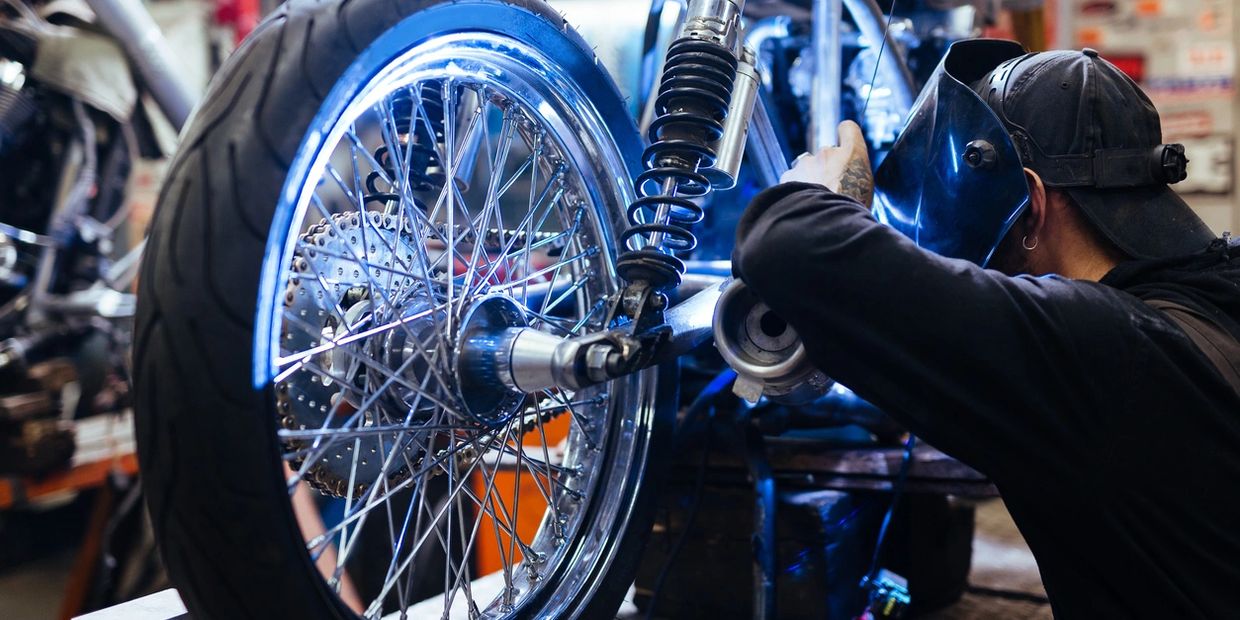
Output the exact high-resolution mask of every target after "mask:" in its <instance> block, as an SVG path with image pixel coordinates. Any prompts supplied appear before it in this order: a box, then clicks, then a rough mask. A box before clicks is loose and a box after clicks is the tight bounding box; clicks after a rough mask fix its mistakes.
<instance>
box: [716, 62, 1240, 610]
mask: <svg viewBox="0 0 1240 620" xmlns="http://www.w3.org/2000/svg"><path fill="white" fill-rule="evenodd" d="M840 135H841V142H840V143H841V146H839V147H836V148H828V149H825V150H823V151H821V152H819V153H817V154H814V155H812V156H809V155H807V156H802V158H801V159H799V160H798V161H797V162H796V164H795V165H794V167H793V168H792V169H791V170H789V171H788V173H787V174H785V175H784V177H783V179H782V180H783V181H784V182H783V183H781V184H780V185H777V186H775V187H773V188H770V189H768V190H766V191H764V192H763V193H761V194H759V195H758V196H757V197H756V198H755V199H754V201H753V202H752V204H751V205H750V206H749V208H748V210H747V211H746V212H745V214H744V216H743V217H742V220H741V223H740V225H739V228H738V231H737V246H736V251H735V255H734V257H733V259H734V262H733V264H734V266H735V269H736V271H737V274H738V275H739V276H740V277H742V278H743V279H744V281H745V282H746V283H747V284H748V285H749V286H750V287H751V288H752V289H753V290H754V291H755V292H756V293H757V294H758V296H759V297H761V298H762V299H763V300H764V301H766V302H767V304H769V305H770V306H771V308H772V309H773V310H774V311H775V312H777V313H779V314H780V315H782V316H783V317H784V318H785V319H786V320H787V321H788V323H789V324H790V325H792V326H793V327H794V328H795V329H796V330H797V332H799V334H800V336H801V338H802V339H803V341H804V344H805V347H806V349H807V350H808V352H809V354H810V357H811V358H812V359H813V361H814V362H816V363H817V364H818V365H819V367H820V368H821V369H822V370H823V371H824V372H826V373H827V374H828V375H830V376H832V377H834V378H835V379H837V380H838V381H839V382H840V383H842V384H844V385H846V386H848V387H850V388H851V389H852V390H854V391H855V392H856V393H857V394H858V395H860V396H861V397H863V398H865V399H867V400H869V401H871V402H873V403H874V404H875V405H877V406H879V407H881V408H882V409H884V410H885V411H887V412H888V413H889V414H890V415H891V416H892V417H893V418H895V419H897V420H898V421H900V422H901V423H903V424H905V425H906V426H907V427H908V428H909V429H910V430H911V431H912V432H914V433H916V434H917V435H919V436H921V437H922V438H924V439H925V440H926V441H928V442H930V443H931V444H933V445H934V446H936V447H937V448H939V449H941V450H943V451H944V452H947V453H949V454H951V455H953V456H955V457H956V458H958V459H959V460H961V461H963V462H965V463H966V464H969V465H971V466H972V467H974V468H976V469H977V470H978V471H980V472H982V473H984V474H986V475H987V476H989V477H990V478H991V479H992V480H993V481H994V483H995V485H996V486H997V487H998V489H999V491H1000V493H1001V494H1002V496H1003V499H1004V501H1005V503H1006V504H1007V506H1008V509H1009V510H1010V512H1011V514H1012V516H1013V518H1014V519H1015V521H1016V524H1017V525H1018V527H1019V528H1020V530H1021V532H1022V533H1023V534H1024V536H1025V538H1026V540H1027V541H1028V543H1029V546H1030V548H1031V549H1032V551H1033V553H1034V556H1035V557H1036V558H1037V561H1038V566H1039V568H1040V571H1041V574H1042V579H1043V582H1044V584H1045V586H1046V591H1047V594H1048V596H1049V598H1050V600H1051V605H1052V609H1053V611H1054V613H1055V615H1056V616H1058V617H1067V618H1080V617H1104V618H1111V617H1125V618H1127V617H1150V618H1186V617H1211V618H1218V617H1234V616H1235V614H1237V613H1240V246H1238V245H1237V244H1235V243H1229V240H1228V238H1227V236H1224V238H1223V239H1216V238H1215V236H1214V235H1213V234H1212V233H1211V232H1210V230H1209V229H1208V228H1207V227H1206V226H1205V225H1204V224H1203V223H1202V221H1201V220H1200V219H1199V218H1198V217H1197V216H1196V215H1195V214H1194V213H1193V212H1192V210H1191V209H1190V208H1189V207H1188V206H1187V205H1186V204H1185V203H1184V202H1183V201H1182V200H1181V199H1180V198H1178V197H1177V195H1176V194H1175V193H1174V192H1173V191H1172V190H1171V189H1170V187H1169V186H1168V183H1174V182H1178V181H1180V180H1182V179H1183V178H1184V175H1185V172H1184V171H1185V164H1186V163H1187V160H1186V158H1185V157H1184V156H1183V149H1182V147H1179V145H1163V144H1162V131H1161V126H1160V120H1159V117H1158V114H1157V112H1156V111H1155V109H1154V106H1153V105H1152V104H1151V102H1150V100H1149V99H1148V98H1147V97H1146V96H1145V94H1144V93H1143V92H1141V90H1140V88H1139V87H1138V86H1137V85H1136V84H1135V83H1134V82H1133V81H1131V80H1130V79H1129V78H1128V77H1127V76H1125V75H1124V74H1123V73H1121V72H1120V71H1119V70H1118V69H1116V67H1115V66H1114V65H1112V64H1110V63H1108V62H1106V61H1105V60H1103V59H1102V58H1100V57H1099V56H1098V54H1097V52H1094V51H1093V50H1088V49H1087V50H1085V51H1083V52H1067V51H1058V52H1047V53H1039V54H1025V53H1024V50H1023V49H1021V48H1020V46H1019V45H1017V44H1014V43H1011V42H1006V41H993V40H975V41H966V42H961V43H957V44H956V45H955V46H953V48H952V49H951V50H950V51H949V53H948V55H947V56H946V57H945V59H944V61H943V63H942V64H941V65H940V67H939V69H938V71H937V72H936V74H935V76H934V77H932V79H931V80H930V82H929V84H928V85H927V87H926V91H925V92H923V94H922V97H921V98H920V99H919V100H918V104H917V106H916V108H915V109H914V111H913V113H912V114H911V115H910V122H909V124H908V126H907V128H906V129H905V131H904V133H903V134H902V136H901V138H900V140H898V141H897V143H896V145H895V146H894V147H893V149H892V151H891V153H890V154H889V155H888V157H887V159H886V160H885V161H884V162H883V164H882V166H881V167H880V169H879V171H878V173H877V178H878V184H877V189H878V196H877V197H876V198H875V199H874V203H875V204H874V208H873V210H871V209H869V208H867V207H868V206H869V205H870V203H871V199H872V197H873V194H874V190H875V185H874V177H873V176H872V175H871V173H870V162H869V158H868V155H867V152H866V146H865V143H864V138H863V136H862V134H861V132H860V130H859V128H858V127H857V126H856V125H855V124H852V123H845V124H843V125H841V126H840ZM986 266H989V267H990V268H988V269H987V268H984V267H986Z"/></svg>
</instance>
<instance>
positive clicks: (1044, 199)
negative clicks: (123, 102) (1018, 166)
mask: <svg viewBox="0 0 1240 620" xmlns="http://www.w3.org/2000/svg"><path fill="white" fill-rule="evenodd" d="M1025 180H1026V181H1027V182H1028V183H1029V209H1028V210H1026V211H1025V215H1024V216H1023V217H1021V220H1022V223H1023V224H1024V226H1025V231H1026V234H1028V235H1029V236H1031V237H1036V236H1038V235H1040V234H1041V233H1042V228H1043V226H1045V225H1046V213H1047V209H1048V208H1049V207H1050V203H1049V197H1048V196H1047V194H1046V185H1045V184H1043V183H1042V177H1040V176H1038V173H1036V172H1034V171H1032V170H1030V169H1028V168H1025Z"/></svg>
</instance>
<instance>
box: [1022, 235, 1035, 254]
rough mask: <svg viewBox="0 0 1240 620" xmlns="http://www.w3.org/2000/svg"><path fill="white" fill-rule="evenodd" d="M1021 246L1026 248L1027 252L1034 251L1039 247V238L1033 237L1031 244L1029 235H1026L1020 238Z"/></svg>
mask: <svg viewBox="0 0 1240 620" xmlns="http://www.w3.org/2000/svg"><path fill="white" fill-rule="evenodd" d="M1020 247H1022V248H1025V251H1026V252H1032V251H1034V250H1036V249H1037V248H1038V238H1037V237H1034V238H1033V245H1029V235H1025V236H1024V237H1022V238H1021V240H1020Z"/></svg>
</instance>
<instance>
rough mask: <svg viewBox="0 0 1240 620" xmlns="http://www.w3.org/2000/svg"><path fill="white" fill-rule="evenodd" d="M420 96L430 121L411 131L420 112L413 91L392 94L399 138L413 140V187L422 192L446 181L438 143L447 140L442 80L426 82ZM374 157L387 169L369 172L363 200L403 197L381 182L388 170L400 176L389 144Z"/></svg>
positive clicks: (410, 149)
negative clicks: (438, 151) (411, 92)
mask: <svg viewBox="0 0 1240 620" xmlns="http://www.w3.org/2000/svg"><path fill="white" fill-rule="evenodd" d="M418 96H419V97H420V98H421V104H422V110H423V111H424V112H425V113H426V121H427V122H418V123H416V124H415V126H414V127H412V130H413V135H412V136H411V135H410V133H409V132H410V129H411V127H410V124H411V123H413V119H414V118H415V116H416V115H417V104H415V102H414V100H413V95H412V94H410V93H409V92H407V91H405V92H400V93H397V94H395V95H393V96H392V121H393V126H394V129H395V131H396V138H397V142H398V143H399V142H401V141H404V140H408V141H409V143H410V144H409V147H408V152H409V162H408V166H407V170H408V172H407V174H408V180H407V182H408V183H409V188H410V189H411V190H413V191H419V192H422V191H427V190H429V189H432V188H434V187H437V186H438V185H440V184H442V183H443V178H444V175H443V172H442V170H441V169H440V162H439V154H438V153H437V152H436V150H435V144H436V143H437V142H440V141H442V140H443V129H444V127H443V99H442V94H441V91H440V84H439V82H437V81H430V82H424V83H423V84H422V85H421V86H420V88H419V90H418ZM374 159H375V161H376V162H378V164H379V167H380V168H382V169H383V172H382V173H381V172H380V171H378V170H372V171H371V172H370V174H368V175H366V190H367V192H368V193H367V194H366V195H365V196H363V197H362V198H363V200H364V201H365V202H366V203H371V202H379V203H388V202H393V201H399V200H400V196H399V195H398V194H395V193H393V192H392V191H390V189H389V190H386V191H385V190H383V189H380V188H379V182H380V181H382V180H383V175H384V174H386V175H387V178H388V179H391V180H392V181H395V180H396V167H395V165H393V163H392V156H391V153H389V152H388V147H387V144H384V145H383V146H380V147H379V148H377V149H375V151H374Z"/></svg>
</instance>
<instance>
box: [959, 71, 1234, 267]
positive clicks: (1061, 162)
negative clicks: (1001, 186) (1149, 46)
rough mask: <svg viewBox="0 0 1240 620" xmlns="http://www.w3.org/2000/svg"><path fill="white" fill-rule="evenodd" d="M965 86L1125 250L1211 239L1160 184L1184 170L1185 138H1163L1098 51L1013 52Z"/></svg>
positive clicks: (1173, 252)
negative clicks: (1180, 140)
mask: <svg viewBox="0 0 1240 620" xmlns="http://www.w3.org/2000/svg"><path fill="white" fill-rule="evenodd" d="M973 88H974V91H975V92H977V94H978V95H980V96H981V97H982V99H983V100H985V101H986V103H987V104H988V105H989V106H990V107H991V109H993V110H994V111H995V114H996V115H997V116H998V117H999V119H1000V120H1001V121H1002V122H1003V124H1004V125H1005V126H1006V127H1007V130H1008V132H1009V133H1010V134H1011V136H1012V142H1013V143H1014V144H1015V146H1016V150H1017V152H1018V153H1019V155H1020V158H1021V161H1022V163H1023V164H1024V165H1025V166H1026V167H1028V168H1029V169H1031V170H1033V171H1034V172H1037V173H1038V175H1039V176H1040V177H1042V181H1043V183H1045V185H1046V186H1047V187H1051V188H1057V189H1062V190H1064V191H1066V192H1067V193H1068V194H1069V195H1070V196H1072V198H1073V200H1075V202H1076V204H1077V205H1078V206H1080V208H1081V210H1082V211H1083V212H1084V213H1085V215H1086V217H1087V218H1088V219H1089V220H1090V221H1091V222H1093V224H1094V225H1095V226H1097V228H1098V229H1099V230H1100V231H1101V232H1102V233H1103V234H1104V235H1105V236H1106V237H1107V238H1108V239H1110V240H1111V241H1112V242H1113V243H1114V244H1115V245H1116V246H1118V247H1119V248H1120V249H1121V250H1123V251H1124V252H1126V253H1127V254H1129V255H1130V256H1132V257H1134V258H1167V257H1172V256H1181V255H1187V254H1193V253H1196V252H1200V251H1201V250H1203V249H1205V248H1206V246H1208V245H1209V244H1210V242H1211V241H1213V240H1214V238H1215V235H1214V233H1213V232H1212V231H1211V230H1210V228H1209V227H1208V226H1206V225H1205V223H1204V222H1202V221H1201V218H1200V217H1198V216H1197V214H1196V213H1194V212H1193V210H1192V209H1191V208H1190V207H1189V206H1188V204H1187V203H1185V202H1184V200H1183V199H1182V198H1180V196H1179V195H1178V194H1176V193H1175V192H1174V191H1173V190H1172V189H1171V187H1170V186H1169V185H1170V184H1173V183H1178V182H1180V181H1182V180H1184V178H1185V176H1186V174H1187V164H1188V159H1187V157H1185V153H1184V147H1183V146H1181V145H1178V144H1163V143H1162V123H1161V121H1160V119H1159V117H1158V111H1157V110H1155V109H1154V104H1153V103H1152V102H1151V101H1150V99H1149V97H1147V96H1146V95H1145V93H1144V92H1142V91H1141V88H1140V87H1139V86H1137V84H1136V82H1133V81H1132V79H1131V78H1129V77H1128V76H1127V75H1125V74H1124V73H1123V72H1122V71H1120V70H1119V69H1118V68H1116V66H1115V65H1113V64H1111V63H1109V62H1107V61H1106V60H1104V59H1103V58H1101V57H1100V56H1099V55H1098V52H1096V51H1094V50H1092V49H1085V50H1083V51H1053V52H1041V53H1033V54H1024V55H1021V56H1017V57H1015V58H1012V59H1011V60H1008V61H1006V62H1004V63H1002V64H1000V65H999V66H998V67H996V68H995V69H994V70H992V71H991V72H990V73H989V74H987V75H986V76H985V77H983V78H982V79H981V80H978V81H977V82H976V83H974V85H973Z"/></svg>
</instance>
